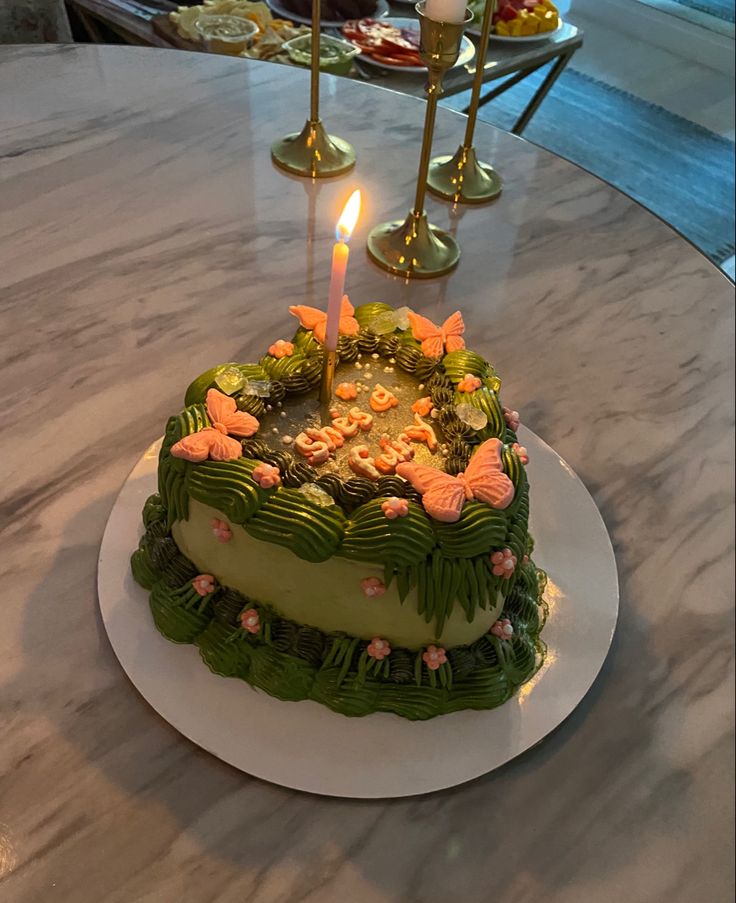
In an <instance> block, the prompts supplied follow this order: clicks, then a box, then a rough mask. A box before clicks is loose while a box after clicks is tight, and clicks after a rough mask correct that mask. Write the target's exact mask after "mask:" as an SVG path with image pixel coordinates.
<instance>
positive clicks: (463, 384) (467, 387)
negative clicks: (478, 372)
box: [457, 373, 483, 392]
mask: <svg viewBox="0 0 736 903" xmlns="http://www.w3.org/2000/svg"><path fill="white" fill-rule="evenodd" d="M482 385H483V382H482V381H481V380H480V378H479V377H477V376H473V374H472V373H466V374H465V376H463V378H462V379H461V380H460V382H459V383H458V384H457V390H458V392H475V390H476V389H480V387H481V386H482Z"/></svg>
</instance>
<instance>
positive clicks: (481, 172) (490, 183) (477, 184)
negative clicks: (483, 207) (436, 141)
mask: <svg viewBox="0 0 736 903" xmlns="http://www.w3.org/2000/svg"><path fill="white" fill-rule="evenodd" d="M502 186H503V182H502V181H501V176H499V174H498V173H497V172H496V170H495V169H494V168H493V167H492V166H491V165H490V163H481V162H479V160H478V157H477V155H476V153H475V148H474V147H464V146H463V145H462V144H461V145H460V147H459V148H458V149H457V150H456V151H455V154H454V156H452V157H449V156H443V157H435V158H434V159H433V160H432V161H431V163H430V164H429V175H428V176H427V188H429V190H430V191H431V192H432V194H436V195H437V196H438V197H441V198H444V199H445V200H447V201H452V202H453V203H455V204H485V203H487V202H488V201H492V200H494V199H495V198H497V197H498V196H499V194H501V188H502Z"/></svg>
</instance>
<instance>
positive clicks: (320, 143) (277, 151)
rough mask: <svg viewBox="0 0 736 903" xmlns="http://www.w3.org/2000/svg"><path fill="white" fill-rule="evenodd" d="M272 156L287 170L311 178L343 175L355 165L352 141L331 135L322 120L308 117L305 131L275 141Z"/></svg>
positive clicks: (278, 164)
mask: <svg viewBox="0 0 736 903" xmlns="http://www.w3.org/2000/svg"><path fill="white" fill-rule="evenodd" d="M271 159H272V160H273V162H274V163H275V164H276V165H277V166H279V167H281V169H285V170H286V171H287V172H291V173H294V174H295V175H297V176H307V177H308V178H311V179H325V178H329V177H330V176H339V175H341V174H342V173H344V172H347V171H348V170H349V169H352V168H353V166H355V151H354V150H353V148H352V145H350V144H348V142H347V141H344V140H343V139H342V138H337V137H336V136H335V135H328V134H327V131H326V129H325V127H324V125H323V124H322V122H321V120H319V119H316V120H311V119H308V120H307V122H306V124H305V126H304V128H303V129H302V130H301V132H299V133H298V134H297V133H294V134H293V135H286V137H284V138H280V139H279V140H278V141H274V143H273V144H272V145H271Z"/></svg>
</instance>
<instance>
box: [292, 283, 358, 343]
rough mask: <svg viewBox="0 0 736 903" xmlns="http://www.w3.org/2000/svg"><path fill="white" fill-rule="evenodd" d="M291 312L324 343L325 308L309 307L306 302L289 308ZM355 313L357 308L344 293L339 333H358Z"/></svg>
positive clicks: (325, 326)
mask: <svg viewBox="0 0 736 903" xmlns="http://www.w3.org/2000/svg"><path fill="white" fill-rule="evenodd" d="M289 313H290V314H294V316H295V317H296V318H297V319H298V320H299V322H300V323H301V324H302V326H303V327H304V328H305V329H311V330H312V332H313V333H314V337H315V339H317V341H318V342H322V343H324V340H325V329H326V328H327V314H326V313H325V312H324V311H323V310H317V308H316V307H307V306H306V305H304V304H296V305H292V306H291V307H290V308H289ZM354 313H355V308H354V307H353V305H352V304H351V303H350V299H349V298H348V296H347V295H343V296H342V306H341V307H340V323H339V325H338V334H339V335H357V334H358V332H359V331H360V326H359V325H358V321H357V320H356V319H355V317H354V316H353V314H354Z"/></svg>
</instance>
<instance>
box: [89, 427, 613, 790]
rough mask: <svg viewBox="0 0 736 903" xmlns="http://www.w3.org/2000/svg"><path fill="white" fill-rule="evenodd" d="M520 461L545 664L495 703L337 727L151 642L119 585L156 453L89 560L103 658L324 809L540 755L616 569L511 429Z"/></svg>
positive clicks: (151, 484)
mask: <svg viewBox="0 0 736 903" xmlns="http://www.w3.org/2000/svg"><path fill="white" fill-rule="evenodd" d="M519 440H520V442H522V443H523V444H524V445H525V446H526V447H527V449H528V451H529V455H530V459H531V461H530V464H529V478H530V481H531V485H532V512H533V522H532V530H533V533H534V537H535V541H536V551H535V555H534V558H535V561H537V563H538V564H539V566H540V567H543V568H544V569H545V570H547V571H548V574H549V578H550V580H549V588H548V593H547V599H548V602H549V606H550V614H549V619H548V621H547V624H546V626H545V628H544V631H543V633H542V638H543V639H544V640H545V642H546V643H547V646H548V653H547V658H546V661H545V664H544V665H543V667H542V668H541V669H540V671H539V672H538V673H537V674H536V675H535V676H534V677H533V678H532V680H531V681H529V683H527V684H525V685H524V686H523V687H522V688H521V690H520V692H519V693H518V694H517V695H516V696H515V697H513V698H512V699H510V700H509V701H508V702H507V703H505V704H504V705H502V706H499V707H498V708H496V709H490V710H489V711H485V712H474V711H464V712H455V713H453V714H451V715H441V716H439V717H437V718H433V719H431V720H429V721H415V722H412V721H406V720H404V719H403V718H399V717H398V716H397V715H389V714H385V713H377V714H374V715H368V716H366V717H364V718H347V717H346V716H344V715H339V714H337V713H336V712H332V711H331V710H330V709H328V708H325V707H324V706H322V705H319V704H318V703H316V702H311V701H305V702H281V701H279V700H278V699H274V698H273V697H271V696H267V695H266V694H265V693H263V692H260V691H256V690H253V689H252V688H251V687H250V686H249V685H248V684H246V683H244V682H243V681H241V680H238V679H234V678H223V677H218V676H217V675H215V674H213V673H212V672H211V671H210V670H209V669H208V668H207V666H206V665H205V664H204V663H203V662H202V660H201V659H200V657H199V652H198V650H197V649H196V647H195V646H188V645H183V646H182V645H177V644H175V643H171V642H169V640H166V639H164V637H163V636H162V635H161V634H160V633H159V632H158V630H156V627H155V626H154V623H153V619H152V617H151V612H150V609H149V606H148V593H147V592H145V591H144V590H143V589H141V588H140V587H139V586H138V585H137V584H136V583H135V581H134V580H133V577H132V575H131V573H130V555H131V552H132V551H133V550H134V549H135V548H136V547H137V544H138V538H139V536H140V534H141V532H142V526H141V509H142V507H143V503H144V501H145V500H146V498H147V497H148V496H149V495H150V494H151V493H152V492H154V491H155V489H156V468H157V456H158V448H159V445H160V442H156V443H154V445H152V446H151V448H149V449H148V451H147V452H146V453H145V454H144V455H143V457H142V458H141V460H140V461H139V462H138V464H137V465H136V466H135V468H134V470H133V472H132V473H131V475H130V476H129V477H128V479H127V481H126V483H125V485H124V486H123V488H122V490H121V492H120V495H119V496H118V499H117V501H116V502H115V506H114V507H113V510H112V513H111V514H110V519H109V521H108V524H107V527H106V529H105V535H104V537H103V540H102V547H101V549H100V558H99V568H98V591H99V600H100V611H101V612H102V619H103V621H104V624H105V628H106V629H107V634H108V636H109V638H110V642H111V644H112V647H113V649H114V650H115V654H116V655H117V657H118V659H119V660H120V664H121V665H122V666H123V668H124V669H125V672H126V673H127V675H128V677H129V678H130V679H131V681H132V682H133V684H134V685H135V686H136V688H137V689H138V690H139V692H140V693H141V694H142V696H143V697H144V699H146V700H147V701H148V702H149V703H150V705H151V706H153V708H154V709H155V710H156V711H157V712H158V713H159V715H161V716H162V717H163V718H165V719H166V721H168V722H169V723H170V724H171V725H173V726H174V727H175V728H176V729H177V730H178V731H179V732H180V733H182V734H184V736H185V737H188V738H189V739H190V740H192V741H193V742H194V743H196V744H198V745H199V746H201V747H203V748H204V749H206V750H208V751H209V752H211V753H212V754H213V755H215V756H218V757H219V758H220V759H223V760H224V761H225V762H229V763H230V764H231V765H234V766H235V767H236V768H239V769H240V770H241V771H245V772H247V773H248V774H252V775H255V776H256V777H258V778H262V779H263V780H266V781H272V782H273V783H275V784H281V785H282V786H284V787H291V788H294V789H296V790H305V791H309V792H311V793H319V794H324V795H327V796H342V797H358V798H365V799H377V798H382V797H398V796H412V795H415V794H419V793H428V792H430V791H433V790H441V789H443V788H446V787H453V786H455V785H457V784H462V783H464V782H466V781H470V780H472V779H473V778H477V777H479V776H480V775H483V774H486V773H487V772H489V771H492V770H493V769H494V768H498V767H499V766H500V765H503V764H504V762H508V761H509V759H513V758H514V757H515V756H518V755H519V754H520V753H523V752H524V751H525V750H527V749H529V748H530V747H532V746H534V745H535V744H537V743H539V741H540V740H542V738H543V737H545V736H546V735H547V734H549V732H550V731H552V730H554V728H555V727H557V726H558V725H559V724H560V723H561V722H562V721H564V719H565V718H567V716H568V715H569V714H570V713H571V712H572V711H573V709H574V708H575V707H576V706H577V704H578V703H579V702H580V700H581V699H582V698H583V696H584V695H585V694H586V693H587V691H588V689H589V688H590V686H591V684H592V683H593V681H594V680H595V677H596V675H597V674H598V671H599V670H600V668H601V665H602V664H603V661H604V659H605V657H606V654H607V652H608V648H609V646H610V643H611V638H612V636H613V631H614V629H615V626H616V618H617V615H618V579H617V575H616V562H615V560H614V556H613V549H612V548H611V543H610V540H609V538H608V533H607V532H606V528H605V526H604V524H603V520H602V519H601V516H600V514H599V513H598V509H597V508H596V506H595V502H594V501H593V499H592V498H591V497H590V495H589V494H588V492H587V490H586V489H585V487H584V486H583V484H582V483H581V482H580V480H579V479H578V477H577V476H576V475H575V473H574V472H573V471H572V470H571V469H570V467H569V466H568V465H567V464H566V463H565V462H564V461H563V460H562V459H561V458H560V457H559V456H558V455H557V454H555V452H554V451H553V450H552V449H551V448H549V446H547V445H545V443H544V442H542V440H541V439H539V438H538V437H537V436H535V435H534V434H533V433H531V432H530V431H529V430H525V429H523V428H522V429H521V430H520V433H519Z"/></svg>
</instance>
